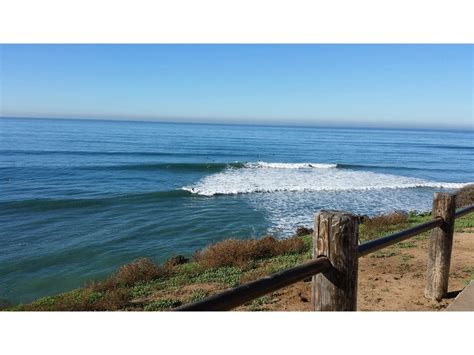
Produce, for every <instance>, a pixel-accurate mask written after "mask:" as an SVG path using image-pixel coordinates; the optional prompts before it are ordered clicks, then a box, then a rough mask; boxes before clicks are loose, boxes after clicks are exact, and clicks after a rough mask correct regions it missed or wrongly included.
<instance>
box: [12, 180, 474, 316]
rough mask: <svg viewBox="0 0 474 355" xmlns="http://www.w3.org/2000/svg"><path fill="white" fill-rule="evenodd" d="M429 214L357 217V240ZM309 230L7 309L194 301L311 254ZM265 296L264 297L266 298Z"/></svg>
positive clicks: (166, 306)
mask: <svg viewBox="0 0 474 355" xmlns="http://www.w3.org/2000/svg"><path fill="white" fill-rule="evenodd" d="M473 191H474V186H473V185H470V187H467V188H464V189H463V190H461V191H460V196H461V198H460V199H458V201H459V204H458V207H462V206H463V205H468V204H472V203H474V196H473ZM430 219H431V214H430V213H422V214H420V213H416V212H411V213H405V212H402V211H397V212H393V213H390V214H386V215H382V216H376V217H367V216H364V217H361V225H360V229H359V239H360V242H362V243H363V242H365V241H368V240H371V239H374V238H379V237H381V236H383V235H386V234H389V233H393V232H395V231H398V230H402V229H405V228H408V227H410V226H414V225H416V224H419V223H423V222H426V221H428V220H430ZM473 227H474V214H470V215H467V216H465V217H462V218H460V219H458V220H456V225H455V232H464V231H470V230H472V228H473ZM311 233H312V230H311V229H308V228H304V227H300V228H298V230H297V231H296V233H295V235H294V236H293V237H291V238H288V239H275V238H273V237H272V236H266V237H263V238H261V239H248V240H237V239H228V240H223V241H220V242H217V243H215V244H212V245H209V246H208V247H207V248H205V249H202V250H198V251H196V253H195V254H194V255H193V256H192V257H191V258H186V257H184V256H175V257H172V258H170V259H169V260H168V261H166V262H165V263H163V264H161V265H160V264H157V263H154V262H153V261H151V260H150V259H147V258H140V259H137V260H134V261H132V262H131V263H129V264H126V265H123V266H122V267H120V268H119V269H118V270H117V271H116V272H115V273H114V274H112V275H111V276H109V277H108V278H106V279H105V280H100V281H92V282H90V283H88V284H86V285H85V286H84V287H82V288H79V289H76V290H73V291H70V292H66V293H63V294H60V295H56V296H50V297H43V298H40V299H38V300H36V301H34V302H32V303H30V304H20V305H16V306H14V307H10V308H7V310H17V311H116V310H128V311H140V310H143V311H163V310H170V309H172V308H174V307H177V306H179V305H181V304H185V303H189V302H195V301H198V300H200V299H203V298H205V297H207V296H209V295H211V294H213V293H216V292H219V291H220V290H223V289H226V288H229V287H235V286H237V285H239V284H241V283H245V282H249V281H252V280H255V279H258V278H261V277H263V276H265V275H268V274H271V273H274V272H278V271H281V270H284V269H287V268H290V267H293V266H296V265H297V264H300V263H302V262H304V261H307V260H309V259H310V258H311V247H312V237H311ZM428 235H429V232H427V233H424V234H423V235H420V236H418V237H416V238H413V239H410V240H408V241H405V242H401V243H398V244H396V245H394V246H392V247H389V248H387V249H385V250H383V251H380V252H377V253H375V254H373V255H372V256H371V257H373V258H388V257H392V256H395V255H398V254H400V253H399V250H401V249H406V248H414V247H416V246H417V242H418V241H420V240H424V239H426V238H427V236H428ZM267 298H268V300H267ZM269 299H270V298H269V296H268V297H267V296H265V297H262V298H260V299H258V300H255V301H253V302H252V303H250V304H248V305H246V306H244V309H246V310H259V309H261V307H260V306H261V304H262V303H265V302H268V301H269Z"/></svg>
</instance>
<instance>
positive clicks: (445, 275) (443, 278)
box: [425, 192, 456, 301]
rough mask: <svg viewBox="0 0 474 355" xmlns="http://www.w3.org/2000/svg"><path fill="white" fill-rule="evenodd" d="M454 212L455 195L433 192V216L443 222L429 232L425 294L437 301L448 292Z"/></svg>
mask: <svg viewBox="0 0 474 355" xmlns="http://www.w3.org/2000/svg"><path fill="white" fill-rule="evenodd" d="M455 213H456V195H454V194H448V193H440V192H437V193H435V194H434V197H433V210H432V214H433V218H442V220H443V223H442V224H441V226H439V227H437V228H434V229H433V231H432V233H431V238H430V246H429V250H428V272H427V275H428V277H427V283H426V288H425V296H426V297H428V298H430V299H434V300H437V301H440V300H441V299H442V298H443V297H444V296H445V295H446V293H447V292H448V280H449V267H450V264H451V250H452V248H453V234H454V221H455Z"/></svg>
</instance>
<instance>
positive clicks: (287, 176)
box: [183, 162, 466, 196]
mask: <svg viewBox="0 0 474 355" xmlns="http://www.w3.org/2000/svg"><path fill="white" fill-rule="evenodd" d="M308 164H311V166H308ZM318 165H320V164H312V163H300V164H287V163H265V162H258V163H249V164H246V165H245V166H244V167H243V168H240V169H232V168H229V169H226V170H224V171H222V172H219V173H216V174H212V175H209V176H206V177H205V178H203V179H201V180H200V181H198V182H197V183H196V184H195V185H192V186H185V187H183V189H184V190H187V191H190V192H192V193H195V194H199V195H203V196H213V195H232V194H248V193H257V192H267V193H268V192H279V191H291V192H305V191H308V192H310V191H352V190H373V189H376V190H378V189H404V188H416V187H432V188H460V187H462V186H464V185H466V184H465V183H449V182H436V181H429V180H424V179H420V178H414V177H407V176H398V175H390V174H382V173H374V172H371V171H356V170H348V169H336V168H335V167H336V165H335V164H321V165H322V166H318Z"/></svg>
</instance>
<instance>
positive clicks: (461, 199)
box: [456, 184, 474, 208]
mask: <svg viewBox="0 0 474 355" xmlns="http://www.w3.org/2000/svg"><path fill="white" fill-rule="evenodd" d="M472 204H474V184H470V185H466V186H464V187H462V188H460V189H459V190H458V191H457V192H456V207H457V208H460V207H464V206H469V205H472Z"/></svg>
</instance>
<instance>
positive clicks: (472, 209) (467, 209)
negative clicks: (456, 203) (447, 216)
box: [454, 205, 474, 218]
mask: <svg viewBox="0 0 474 355" xmlns="http://www.w3.org/2000/svg"><path fill="white" fill-rule="evenodd" d="M471 212H474V205H471V206H467V207H463V208H460V209H458V210H456V213H455V214H454V216H455V218H459V217H462V216H465V215H467V214H469V213H471Z"/></svg>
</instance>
